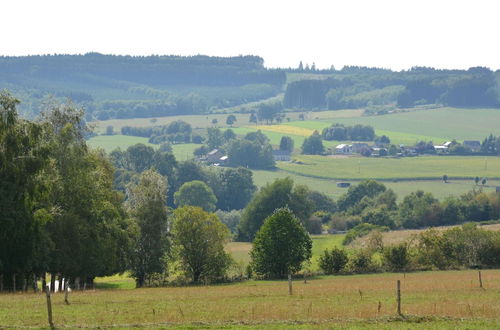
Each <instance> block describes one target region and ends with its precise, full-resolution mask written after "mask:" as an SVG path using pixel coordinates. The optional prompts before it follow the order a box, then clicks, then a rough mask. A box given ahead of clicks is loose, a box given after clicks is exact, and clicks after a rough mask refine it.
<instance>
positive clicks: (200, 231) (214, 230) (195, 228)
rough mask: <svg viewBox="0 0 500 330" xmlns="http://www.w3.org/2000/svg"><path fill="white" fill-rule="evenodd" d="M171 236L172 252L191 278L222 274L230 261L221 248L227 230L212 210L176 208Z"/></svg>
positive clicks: (210, 278) (205, 278)
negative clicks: (208, 211)
mask: <svg viewBox="0 0 500 330" xmlns="http://www.w3.org/2000/svg"><path fill="white" fill-rule="evenodd" d="M172 240H173V243H174V245H173V247H174V252H175V255H176V257H177V258H178V260H179V261H180V263H181V267H182V269H183V270H184V272H185V273H186V275H187V276H189V277H190V279H191V281H192V282H194V283H198V282H200V281H208V282H213V281H217V280H220V279H222V278H224V277H225V275H226V271H227V269H228V267H229V265H230V263H231V257H230V256H229V255H228V254H227V253H226V252H225V250H224V245H225V244H226V243H227V242H228V240H229V230H228V229H227V227H226V226H225V225H224V224H223V223H222V222H221V221H220V220H219V219H218V218H217V216H216V215H215V214H213V213H207V212H205V211H203V210H202V209H201V208H199V207H194V206H183V207H181V208H178V209H177V210H175V211H174V219H173V224H172Z"/></svg>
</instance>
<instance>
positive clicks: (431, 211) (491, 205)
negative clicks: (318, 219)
mask: <svg viewBox="0 0 500 330" xmlns="http://www.w3.org/2000/svg"><path fill="white" fill-rule="evenodd" d="M499 218H500V196H499V195H498V194H495V193H485V192H481V191H480V190H473V191H470V192H468V193H466V194H463V195H461V196H459V197H447V198H445V199H444V200H442V201H439V200H437V199H436V198H435V197H434V196H433V195H432V194H431V193H429V192H423V191H415V192H412V193H410V194H408V195H407V196H405V197H404V198H403V200H402V201H401V202H400V203H397V196H396V194H395V193H394V192H393V191H392V190H391V189H387V188H386V187H385V186H384V185H383V184H382V183H378V182H375V181H372V180H368V181H364V182H361V183H360V184H358V185H355V186H352V187H350V188H349V190H348V192H347V193H346V194H344V195H342V196H341V197H340V198H339V199H338V200H337V211H336V212H334V213H333V214H332V216H331V224H330V225H331V228H332V230H347V229H351V228H356V226H358V225H360V224H371V225H376V226H384V227H387V228H390V229H396V228H424V227H434V226H447V225H455V224H461V223H465V222H480V221H488V220H495V219H499ZM325 221H328V220H325Z"/></svg>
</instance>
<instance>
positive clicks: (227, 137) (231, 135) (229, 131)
mask: <svg viewBox="0 0 500 330" xmlns="http://www.w3.org/2000/svg"><path fill="white" fill-rule="evenodd" d="M222 138H223V139H224V143H228V142H230V141H231V140H234V139H236V133H234V131H233V130H232V129H227V130H225V131H224V133H222Z"/></svg>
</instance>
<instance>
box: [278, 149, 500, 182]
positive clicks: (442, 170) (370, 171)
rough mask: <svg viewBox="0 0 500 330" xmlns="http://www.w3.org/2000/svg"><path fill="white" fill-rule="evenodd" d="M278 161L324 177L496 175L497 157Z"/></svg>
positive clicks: (499, 169)
mask: <svg viewBox="0 0 500 330" xmlns="http://www.w3.org/2000/svg"><path fill="white" fill-rule="evenodd" d="M293 158H294V160H295V162H280V163H278V165H277V166H278V168H279V169H281V170H284V171H287V172H291V173H295V174H299V175H305V176H312V177H317V178H325V179H345V180H347V179H393V180H395V179H440V178H442V176H443V175H444V174H446V175H448V177H449V178H474V177H476V176H479V177H480V178H482V177H486V178H499V177H500V157H482V156H481V157H480V156H418V157H403V158H373V157H370V158H367V157H337V156H332V157H325V156H310V155H297V156H294V157H293Z"/></svg>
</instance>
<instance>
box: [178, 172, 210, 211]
mask: <svg viewBox="0 0 500 330" xmlns="http://www.w3.org/2000/svg"><path fill="white" fill-rule="evenodd" d="M174 199H175V205H177V206H178V207H181V206H184V205H191V206H198V207H201V208H202V209H203V210H205V211H207V212H212V211H215V204H216V203H217V198H216V197H215V195H214V192H213V191H212V189H211V188H210V187H209V186H207V184H206V183H205V182H202V181H198V180H195V181H191V182H186V183H184V184H183V185H182V186H181V188H180V189H179V191H177V192H176V193H175V195H174Z"/></svg>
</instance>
